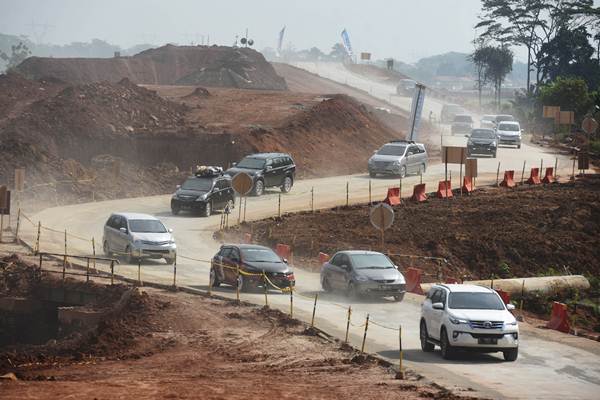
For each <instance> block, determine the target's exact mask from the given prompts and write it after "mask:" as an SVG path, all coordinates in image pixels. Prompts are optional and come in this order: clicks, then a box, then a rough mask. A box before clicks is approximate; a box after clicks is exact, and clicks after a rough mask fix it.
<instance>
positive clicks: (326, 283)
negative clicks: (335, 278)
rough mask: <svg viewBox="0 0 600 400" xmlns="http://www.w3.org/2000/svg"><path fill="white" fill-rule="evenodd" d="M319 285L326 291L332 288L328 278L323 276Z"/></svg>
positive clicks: (330, 290)
mask: <svg viewBox="0 0 600 400" xmlns="http://www.w3.org/2000/svg"><path fill="white" fill-rule="evenodd" d="M321 286H323V290H324V291H326V292H332V291H333V290H332V288H331V284H330V283H329V279H327V277H324V278H323V282H322V283H321Z"/></svg>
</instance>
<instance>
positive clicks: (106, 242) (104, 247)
mask: <svg viewBox="0 0 600 400" xmlns="http://www.w3.org/2000/svg"><path fill="white" fill-rule="evenodd" d="M102 250H103V251H104V255H106V256H107V257H112V252H111V251H110V247H109V246H108V241H107V240H105V241H104V244H103V245H102Z"/></svg>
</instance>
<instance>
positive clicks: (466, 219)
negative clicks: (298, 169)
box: [232, 176, 600, 279]
mask: <svg viewBox="0 0 600 400" xmlns="http://www.w3.org/2000/svg"><path fill="white" fill-rule="evenodd" d="M395 211H396V219H395V221H396V222H395V223H394V225H393V226H392V227H391V228H390V229H389V230H388V231H386V235H385V236H386V250H387V251H389V252H390V253H392V254H407V255H418V256H432V257H443V258H445V259H447V260H448V261H449V263H450V264H449V266H445V265H444V266H443V273H444V276H446V277H448V276H450V277H454V278H461V277H466V278H473V279H489V278H490V277H491V276H496V277H501V278H505V277H506V278H508V277H513V276H516V277H527V276H537V275H547V274H551V275H556V274H558V275H561V274H564V273H565V268H566V269H567V270H568V272H570V273H573V274H585V275H587V276H589V277H597V276H598V275H599V274H600V247H598V235H599V234H600V178H599V177H598V176H594V177H589V178H586V179H581V180H577V181H576V182H575V183H568V184H555V185H552V186H545V187H541V186H540V187H533V188H530V187H523V188H518V189H516V190H506V189H482V190H478V191H476V192H475V193H474V194H473V195H471V196H468V197H467V196H464V197H462V198H454V199H453V200H450V201H447V200H441V199H430V200H429V201H428V202H427V203H424V204H414V203H412V202H408V201H407V202H405V203H404V204H402V205H400V206H397V207H395ZM368 213H369V207H366V206H356V207H350V208H337V209H333V210H325V211H319V212H316V213H314V214H313V213H300V214H294V215H286V216H284V217H283V218H282V219H281V220H274V219H270V220H264V221H259V222H255V223H251V224H250V225H248V226H245V227H243V228H241V229H242V230H243V231H250V230H252V232H253V238H254V240H256V241H257V242H260V243H265V244H268V245H273V244H275V243H288V244H293V245H294V255H297V256H303V257H310V259H312V260H315V262H316V258H317V253H318V251H323V252H326V253H328V254H333V253H335V252H336V251H339V250H344V249H373V250H380V236H379V233H378V232H377V231H376V230H375V229H374V228H373V227H372V226H371V224H370V223H369V217H368ZM238 229H239V228H238ZM237 234H238V232H234V233H232V235H233V237H235V235H237ZM396 261H397V263H398V265H401V266H403V267H407V266H417V267H419V268H423V269H424V270H425V271H426V272H427V273H429V274H430V276H432V277H435V276H436V274H437V268H438V265H437V264H436V263H434V262H431V261H423V260H419V259H407V258H403V257H397V258H396Z"/></svg>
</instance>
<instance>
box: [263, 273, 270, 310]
mask: <svg viewBox="0 0 600 400" xmlns="http://www.w3.org/2000/svg"><path fill="white" fill-rule="evenodd" d="M263 286H264V288H265V307H269V299H268V297H267V291H268V288H267V275H266V274H265V272H264V271H263Z"/></svg>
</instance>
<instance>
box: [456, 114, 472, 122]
mask: <svg viewBox="0 0 600 400" xmlns="http://www.w3.org/2000/svg"><path fill="white" fill-rule="evenodd" d="M454 122H473V119H472V118H471V116H470V115H457V116H456V117H454Z"/></svg>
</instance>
